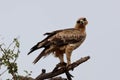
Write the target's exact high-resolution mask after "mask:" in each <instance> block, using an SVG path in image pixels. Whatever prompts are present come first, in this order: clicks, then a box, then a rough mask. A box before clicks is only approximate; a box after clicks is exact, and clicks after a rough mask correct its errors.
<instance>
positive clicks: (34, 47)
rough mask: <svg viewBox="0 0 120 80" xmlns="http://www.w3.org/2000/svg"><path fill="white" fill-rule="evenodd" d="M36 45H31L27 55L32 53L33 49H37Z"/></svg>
mask: <svg viewBox="0 0 120 80" xmlns="http://www.w3.org/2000/svg"><path fill="white" fill-rule="evenodd" d="M37 45H38V44H37ZM37 45H35V46H33V47H32V48H31V49H30V52H29V53H28V54H27V55H29V54H30V53H32V52H33V51H35V50H37V49H38V47H37Z"/></svg>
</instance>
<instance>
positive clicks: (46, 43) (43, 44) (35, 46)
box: [28, 28, 72, 55]
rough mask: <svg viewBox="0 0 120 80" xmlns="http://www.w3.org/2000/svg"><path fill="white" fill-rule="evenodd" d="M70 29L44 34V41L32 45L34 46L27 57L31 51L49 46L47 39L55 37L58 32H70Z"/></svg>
mask: <svg viewBox="0 0 120 80" xmlns="http://www.w3.org/2000/svg"><path fill="white" fill-rule="evenodd" d="M70 29H72V28H69V29H62V30H56V31H53V32H48V33H45V34H44V35H47V37H46V38H45V39H43V40H42V41H40V42H38V43H37V44H36V45H34V46H33V47H32V48H31V49H30V51H29V53H28V55H29V54H30V53H32V52H33V51H35V50H37V49H39V48H42V47H45V46H47V45H48V44H49V42H48V39H49V38H51V37H52V36H54V35H56V34H57V33H59V32H62V31H64V30H70Z"/></svg>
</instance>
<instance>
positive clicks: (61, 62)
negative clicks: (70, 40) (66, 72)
mask: <svg viewBox="0 0 120 80" xmlns="http://www.w3.org/2000/svg"><path fill="white" fill-rule="evenodd" d="M55 56H56V57H58V58H59V60H60V63H58V64H57V65H56V67H55V68H54V70H53V72H54V71H56V70H57V69H59V68H62V67H64V66H66V63H65V62H64V59H63V53H62V52H61V51H59V50H58V51H56V52H55Z"/></svg>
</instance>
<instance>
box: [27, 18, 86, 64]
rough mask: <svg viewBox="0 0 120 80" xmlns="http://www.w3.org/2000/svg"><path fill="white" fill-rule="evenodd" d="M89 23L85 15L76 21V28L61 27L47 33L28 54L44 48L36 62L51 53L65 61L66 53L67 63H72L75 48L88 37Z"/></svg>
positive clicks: (61, 61) (62, 61)
mask: <svg viewBox="0 0 120 80" xmlns="http://www.w3.org/2000/svg"><path fill="white" fill-rule="evenodd" d="M87 24H88V21H87V19H86V18H85V17H81V18H79V19H78V20H77V21H76V24H75V27H74V28H68V29H61V30H56V31H53V32H47V33H45V34H44V35H47V37H46V38H45V39H43V40H42V41H40V42H38V43H37V44H36V45H35V46H33V47H32V48H31V49H30V52H29V53H28V55H29V54H30V53H32V52H33V51H35V50H38V49H40V48H44V49H43V50H42V52H41V53H40V54H39V55H38V56H37V58H36V59H35V60H34V61H33V63H34V64H35V63H37V62H38V61H39V60H40V59H41V58H42V57H45V56H47V55H49V54H53V55H55V57H58V58H59V60H60V63H65V62H64V54H66V59H67V65H70V64H71V54H72V52H73V50H75V49H76V48H78V47H79V46H80V45H81V44H82V43H83V42H84V40H85V38H86V25H87Z"/></svg>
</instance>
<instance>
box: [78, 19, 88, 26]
mask: <svg viewBox="0 0 120 80" xmlns="http://www.w3.org/2000/svg"><path fill="white" fill-rule="evenodd" d="M76 24H77V25H78V26H86V25H87V24H88V21H87V19H86V18H85V17H81V18H79V19H78V20H77V22H76Z"/></svg>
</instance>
